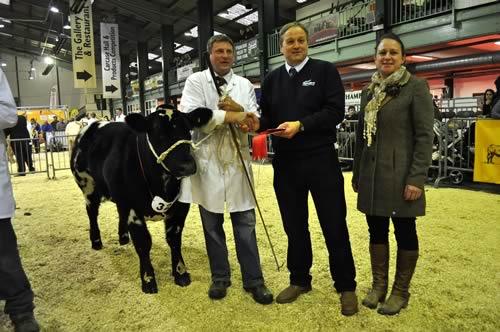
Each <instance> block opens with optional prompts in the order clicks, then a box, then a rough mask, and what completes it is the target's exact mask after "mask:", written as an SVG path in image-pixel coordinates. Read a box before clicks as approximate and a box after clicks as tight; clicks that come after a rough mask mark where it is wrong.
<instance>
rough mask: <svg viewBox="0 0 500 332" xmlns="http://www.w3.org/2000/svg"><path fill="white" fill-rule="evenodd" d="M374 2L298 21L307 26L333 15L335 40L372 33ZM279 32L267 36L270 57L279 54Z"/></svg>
mask: <svg viewBox="0 0 500 332" xmlns="http://www.w3.org/2000/svg"><path fill="white" fill-rule="evenodd" d="M375 2H376V1H375V0H364V1H362V2H360V1H358V2H356V3H353V2H352V3H350V4H344V5H342V6H339V7H337V8H336V9H334V10H333V11H332V10H330V9H328V10H326V11H322V12H319V13H317V14H314V15H312V16H308V17H306V18H303V19H301V20H298V21H299V22H301V23H303V24H304V25H306V26H307V25H309V23H311V22H313V21H315V20H318V19H321V18H325V17H328V16H332V15H333V16H336V17H335V19H334V21H335V20H336V21H337V30H338V32H337V36H336V37H335V38H337V39H340V38H345V37H350V36H354V35H357V34H362V33H366V32H370V31H372V29H373V24H374V23H375ZM279 30H280V28H277V29H276V30H275V31H274V32H273V33H270V34H269V35H268V36H267V47H268V53H269V56H270V57H271V56H276V55H280V54H281V52H280V42H279ZM309 33H310V34H311V33H312V31H309ZM332 39H333V38H332ZM332 39H328V40H322V41H320V42H317V43H311V44H310V45H309V46H314V45H319V44H322V43H324V42H331V41H332Z"/></svg>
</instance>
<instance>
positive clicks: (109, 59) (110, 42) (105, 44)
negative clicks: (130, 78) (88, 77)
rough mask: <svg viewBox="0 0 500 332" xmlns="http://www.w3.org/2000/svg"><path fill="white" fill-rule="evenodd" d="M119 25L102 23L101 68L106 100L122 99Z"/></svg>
mask: <svg viewBox="0 0 500 332" xmlns="http://www.w3.org/2000/svg"><path fill="white" fill-rule="evenodd" d="M118 37H119V34H118V24H111V23H101V67H102V91H103V95H104V98H121V97H122V89H121V62H120V44H119V42H120V40H119V38H118Z"/></svg>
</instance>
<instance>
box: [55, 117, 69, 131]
mask: <svg viewBox="0 0 500 332" xmlns="http://www.w3.org/2000/svg"><path fill="white" fill-rule="evenodd" d="M67 125H68V123H67V122H66V120H64V119H61V121H59V122H57V124H56V130H57V131H65V130H66V126H67Z"/></svg>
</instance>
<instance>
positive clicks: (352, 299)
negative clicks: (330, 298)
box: [340, 292, 359, 316]
mask: <svg viewBox="0 0 500 332" xmlns="http://www.w3.org/2000/svg"><path fill="white" fill-rule="evenodd" d="M340 304H341V306H342V315H344V316H352V315H354V314H355V313H357V312H358V311H359V310H358V297H357V296H356V292H342V293H341V294H340Z"/></svg>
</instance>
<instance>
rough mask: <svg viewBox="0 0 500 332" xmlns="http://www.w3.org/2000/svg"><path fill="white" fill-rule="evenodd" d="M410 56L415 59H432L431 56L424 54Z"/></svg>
mask: <svg viewBox="0 0 500 332" xmlns="http://www.w3.org/2000/svg"><path fill="white" fill-rule="evenodd" d="M411 57H412V58H415V59H422V60H432V59H433V58H432V57H430V56H425V55H412V56H411Z"/></svg>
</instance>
